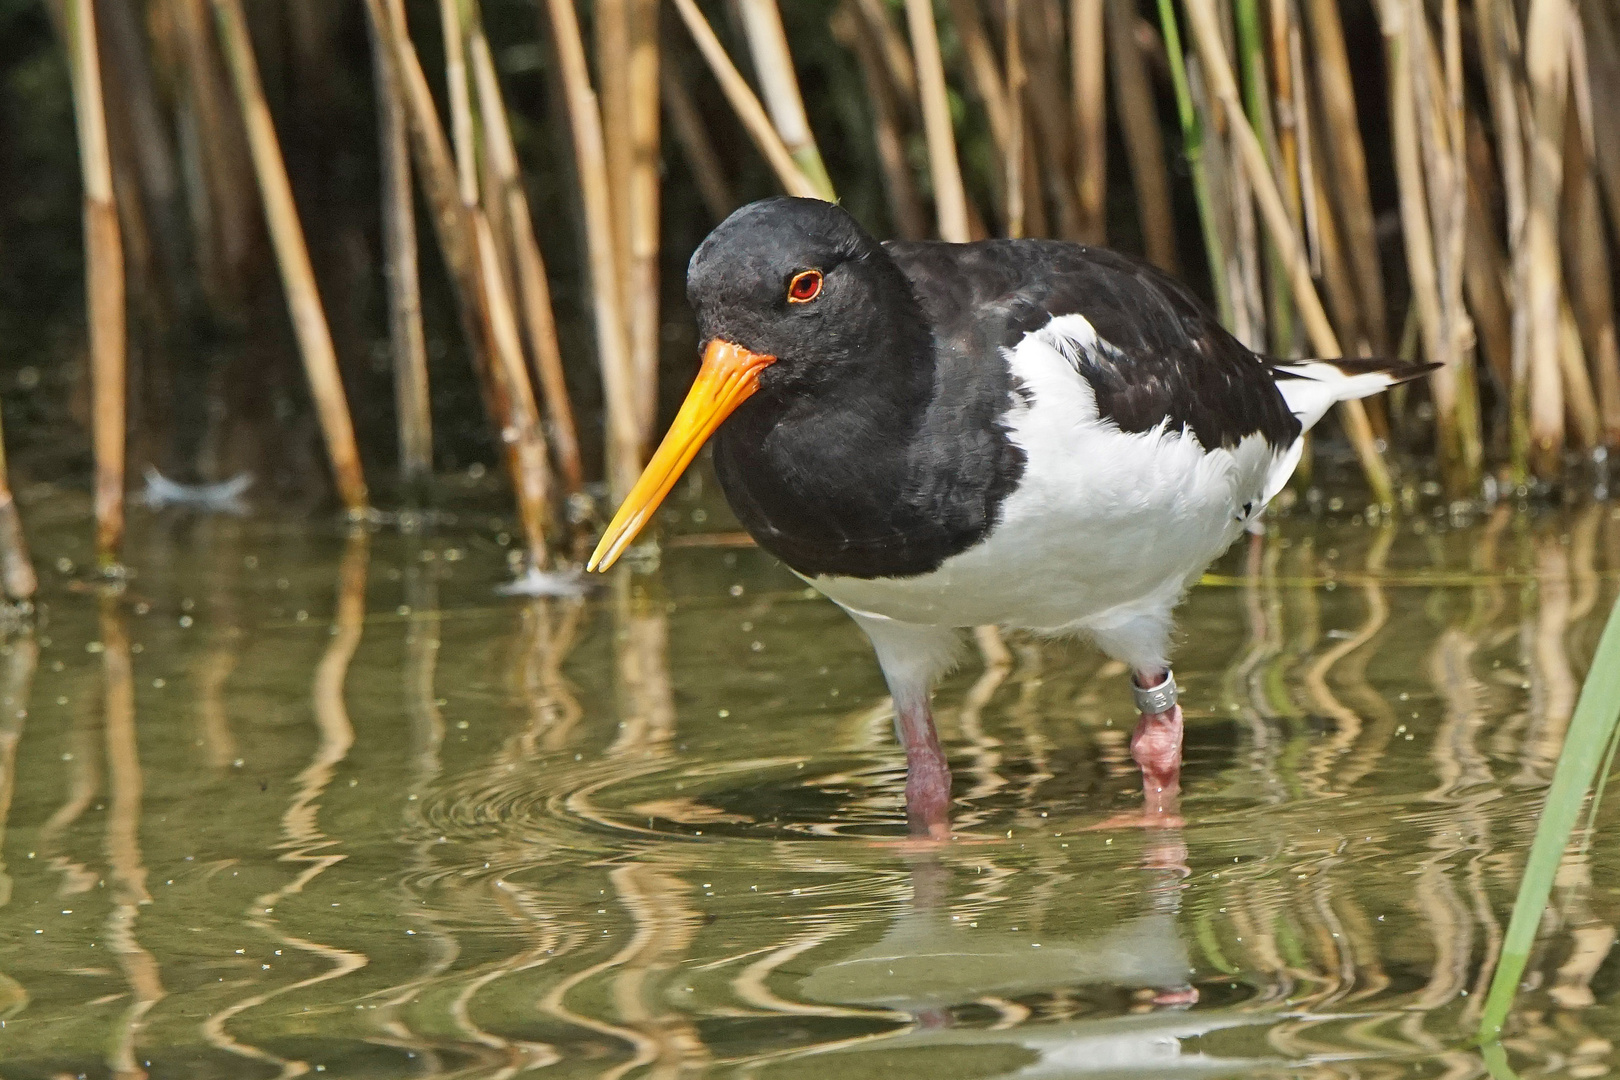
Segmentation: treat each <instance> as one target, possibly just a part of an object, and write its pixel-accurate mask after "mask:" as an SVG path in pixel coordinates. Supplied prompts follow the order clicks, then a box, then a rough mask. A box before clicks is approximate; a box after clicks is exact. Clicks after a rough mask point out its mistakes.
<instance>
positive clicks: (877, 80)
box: [829, 3, 928, 240]
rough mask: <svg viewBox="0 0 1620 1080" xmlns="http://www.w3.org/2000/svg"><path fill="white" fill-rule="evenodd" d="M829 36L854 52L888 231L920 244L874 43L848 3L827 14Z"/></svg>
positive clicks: (897, 114)
mask: <svg viewBox="0 0 1620 1080" xmlns="http://www.w3.org/2000/svg"><path fill="white" fill-rule="evenodd" d="M829 25H830V26H831V29H832V33H833V37H834V38H835V39H836V40H837V41H838V43H839V44H840V45H842V46H843V47H844V48H846V49H848V50H849V51H850V52H852V53H854V54H855V60H856V62H857V63H858V64H859V65H860V68H861V78H862V81H863V82H864V83H865V85H866V99H867V102H868V103H869V104H870V105H871V107H872V135H873V138H874V140H875V142H876V145H877V154H878V164H879V166H881V167H882V169H883V190H884V194H885V195H886V196H887V197H888V202H889V213H890V215H891V216H892V218H893V219H894V231H895V234H896V235H897V236H899V237H900V238H901V239H903V240H921V239H923V238H924V237H926V236H927V235H928V216H927V214H926V213H925V212H924V210H923V204H922V196H921V195H920V194H919V193H918V191H917V180H916V177H915V175H914V174H913V173H912V170H911V163H910V162H909V161H908V160H907V159H906V145H905V127H904V121H903V117H904V109H903V108H902V107H901V105H900V103H899V101H898V94H897V93H896V90H895V88H894V87H893V86H891V85H890V82H889V78H888V75H887V72H886V70H885V66H884V61H883V57H882V55H881V53H880V51H879V45H878V43H877V42H876V41H874V40H873V38H872V36H871V35H869V34H867V33H866V32H865V29H864V27H865V23H864V22H863V21H862V19H861V16H860V14H859V12H858V11H857V10H856V9H855V8H854V7H853V6H852V5H851V4H848V3H845V4H843V5H841V6H840V7H839V8H838V10H837V11H835V12H833V15H832V19H831V21H830V24H829Z"/></svg>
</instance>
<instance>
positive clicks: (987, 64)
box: [906, 0, 1012, 160]
mask: <svg viewBox="0 0 1620 1080" xmlns="http://www.w3.org/2000/svg"><path fill="white" fill-rule="evenodd" d="M951 25H952V26H954V27H955V28H956V36H957V39H958V40H959V41H961V43H962V56H963V60H964V61H965V63H966V65H967V73H968V80H969V82H970V83H971V84H972V86H973V92H974V93H975V94H977V95H978V96H979V100H980V101H981V102H983V104H984V113H985V118H986V119H987V120H988V121H989V123H990V141H991V142H992V143H994V144H995V148H996V156H997V157H1000V158H1001V159H1003V160H1005V159H1006V157H1007V146H1008V142H1009V140H1010V139H1011V135H1010V131H1011V126H1010V125H1011V123H1012V117H1011V113H1010V112H1009V111H1008V105H1007V100H1008V99H1007V89H1006V87H1005V86H1003V85H1002V80H1001V65H1000V64H998V63H997V62H996V54H995V50H994V49H993V48H992V47H991V45H990V38H989V36H988V35H987V34H986V33H985V29H984V19H983V17H982V12H981V11H980V8H979V5H978V4H977V3H975V2H974V0H951ZM906 64H907V66H908V69H909V70H910V71H911V72H912V73H913V74H912V90H913V92H915V91H916V74H915V72H916V68H915V66H913V65H912V64H911V57H910V54H907V56H906Z"/></svg>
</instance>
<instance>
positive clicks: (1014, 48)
mask: <svg viewBox="0 0 1620 1080" xmlns="http://www.w3.org/2000/svg"><path fill="white" fill-rule="evenodd" d="M1006 11H1007V34H1006V39H1007V40H1006V45H1007V60H1006V72H1007V100H1008V101H1009V102H1012V107H1011V108H1010V109H1008V111H1007V119H1008V121H1009V123H1008V130H1007V154H1006V158H1005V161H1004V162H1003V168H1004V169H1005V171H1006V174H1007V179H1006V184H1007V235H1008V236H1010V237H1012V238H1014V239H1017V238H1018V237H1021V236H1023V235H1024V108H1023V104H1022V103H1023V98H1024V87H1025V85H1026V83H1027V82H1028V78H1027V76H1026V75H1025V73H1024V46H1023V41H1024V35H1023V34H1022V33H1021V32H1020V30H1019V26H1020V19H1019V16H1020V12H1019V10H1018V0H1006Z"/></svg>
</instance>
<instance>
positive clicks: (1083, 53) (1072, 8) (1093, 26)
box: [1069, 0, 1185, 244]
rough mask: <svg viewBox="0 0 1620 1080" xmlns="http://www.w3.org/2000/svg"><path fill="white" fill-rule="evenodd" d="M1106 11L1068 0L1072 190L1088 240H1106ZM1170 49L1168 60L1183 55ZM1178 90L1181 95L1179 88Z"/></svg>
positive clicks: (1097, 3) (1086, 0)
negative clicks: (1073, 183)
mask: <svg viewBox="0 0 1620 1080" xmlns="http://www.w3.org/2000/svg"><path fill="white" fill-rule="evenodd" d="M1165 2H1168V0H1165ZM1104 16H1105V9H1104V0H1070V5H1069V75H1070V78H1071V79H1072V80H1073V87H1072V91H1071V96H1072V97H1073V99H1074V130H1075V147H1074V156H1075V195H1076V197H1077V199H1078V202H1079V207H1080V239H1081V240H1082V241H1083V242H1085V243H1088V244H1106V243H1107V242H1108V223H1107V205H1106V204H1107V201H1108V111H1107V103H1108V93H1107V88H1106V85H1105V79H1106V77H1107V72H1106V70H1105V69H1106V66H1107V65H1106V63H1105V61H1106V56H1105V50H1104V41H1105V31H1104V23H1103V19H1104ZM1171 52H1172V57H1173V58H1172V60H1171V64H1172V65H1175V66H1178V67H1179V65H1180V63H1181V57H1180V56H1176V55H1174V50H1171ZM1184 79H1185V75H1183V80H1184ZM1177 92H1178V95H1179V93H1180V89H1179V88H1178V91H1177ZM1178 101H1179V97H1178Z"/></svg>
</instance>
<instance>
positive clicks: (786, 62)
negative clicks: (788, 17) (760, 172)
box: [737, 0, 833, 199]
mask: <svg viewBox="0 0 1620 1080" xmlns="http://www.w3.org/2000/svg"><path fill="white" fill-rule="evenodd" d="M737 9H738V11H740V12H741V13H742V24H743V33H744V34H745V35H746V36H747V38H748V51H749V52H750V53H751V54H752V55H753V58H754V75H755V77H756V78H758V79H759V90H760V96H762V97H763V98H764V99H765V108H766V110H767V111H768V112H769V113H770V116H771V122H772V124H774V125H775V127H776V131H777V134H779V135H781V136H782V142H783V143H784V144H785V145H786V146H787V149H788V153H790V154H792V155H793V160H794V162H795V163H797V164H798V166H799V171H800V172H802V173H804V175H805V176H807V177H809V178H810V182H811V183H812V184H814V185H815V186H816V187H817V188H819V189H820V190H821V191H822V192H824V193H825V194H824V195H823V198H829V199H830V198H831V197H832V195H831V192H832V190H833V186H832V180H831V179H830V178H829V177H828V176H827V167H826V166H825V165H824V164H822V161H821V151H820V150H819V149H818V148H817V147H816V138H815V136H814V135H813V134H812V133H811V131H810V118H809V117H808V116H806V115H805V112H804V99H803V98H802V97H800V95H799V80H798V77H797V76H796V75H795V74H794V72H793V53H792V51H791V50H790V49H789V48H788V40H787V32H786V31H785V30H783V29H782V13H781V11H780V10H778V8H777V6H776V0H737Z"/></svg>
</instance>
